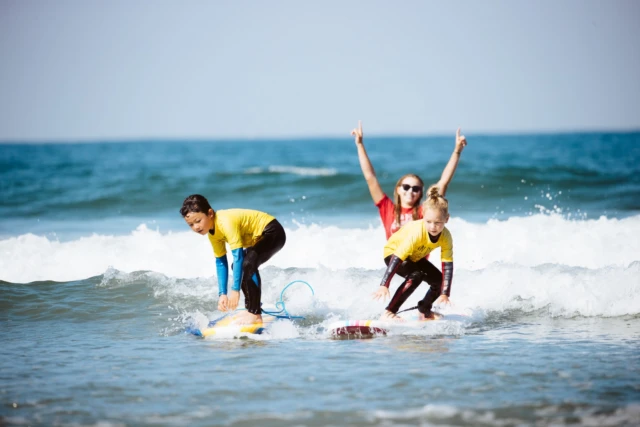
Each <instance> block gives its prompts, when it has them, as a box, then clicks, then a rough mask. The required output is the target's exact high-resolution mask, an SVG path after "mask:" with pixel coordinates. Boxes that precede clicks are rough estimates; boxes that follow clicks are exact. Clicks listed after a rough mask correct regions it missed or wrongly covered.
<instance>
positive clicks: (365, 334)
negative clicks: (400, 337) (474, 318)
mask: <svg viewBox="0 0 640 427" xmlns="http://www.w3.org/2000/svg"><path fill="white" fill-rule="evenodd" d="M436 315H437V316H438V317H437V318H436V319H428V320H417V316H415V317H412V318H411V319H405V321H404V322H397V321H390V320H341V321H338V322H334V323H332V324H330V325H329V326H328V328H327V329H328V330H329V333H330V334H331V336H332V337H333V338H339V339H357V338H373V337H376V336H381V335H386V334H387V333H388V332H389V331H390V330H391V329H393V330H411V329H420V328H423V327H424V326H425V324H426V323H431V322H439V321H442V320H450V321H467V320H469V316H467V315H464V314H447V315H443V314H438V313H436Z"/></svg>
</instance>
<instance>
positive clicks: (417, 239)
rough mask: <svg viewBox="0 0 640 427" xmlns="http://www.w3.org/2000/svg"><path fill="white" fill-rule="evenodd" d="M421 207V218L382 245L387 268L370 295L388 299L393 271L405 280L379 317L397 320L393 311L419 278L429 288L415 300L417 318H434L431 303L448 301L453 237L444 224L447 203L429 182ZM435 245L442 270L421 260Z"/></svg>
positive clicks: (446, 215)
mask: <svg viewBox="0 0 640 427" xmlns="http://www.w3.org/2000/svg"><path fill="white" fill-rule="evenodd" d="M422 209H423V212H424V217H423V219H421V220H417V221H412V222H410V223H408V224H406V225H405V226H403V227H402V228H400V230H398V231H397V232H396V233H395V234H393V235H392V236H391V237H390V238H389V240H388V241H387V244H386V245H385V247H384V257H385V258H384V262H385V263H386V264H387V270H386V271H385V273H384V276H383V277H382V282H381V283H380V287H379V288H378V290H377V291H376V292H375V293H374V294H373V297H374V299H376V300H378V299H380V298H383V300H386V299H387V298H389V284H390V283H391V279H392V278H393V276H394V275H395V274H399V275H400V276H402V277H404V278H405V281H404V282H403V283H402V284H401V285H400V287H399V288H398V290H397V291H396V293H395V294H394V295H393V298H392V299H391V301H390V302H389V305H388V306H387V308H386V310H385V312H384V314H383V315H382V317H381V318H382V319H385V320H400V319H401V318H400V317H399V316H398V315H397V314H396V313H397V312H398V310H399V309H400V306H401V305H402V304H403V303H404V302H405V301H406V300H407V298H409V296H410V295H411V294H412V293H413V291H415V290H416V288H417V287H418V286H419V285H420V283H422V281H423V280H424V281H426V282H427V283H428V284H429V290H428V291H427V294H426V295H425V297H424V298H423V299H422V301H420V302H418V311H419V312H420V317H421V319H427V318H433V317H434V314H433V313H432V312H431V307H432V306H433V304H434V302H436V303H449V296H450V295H451V281H452V279H453V240H452V238H451V233H450V232H449V230H448V229H447V228H445V226H444V225H445V224H446V223H447V221H449V203H448V202H447V199H445V198H444V197H442V196H441V195H440V194H439V193H438V187H437V186H435V185H432V186H431V187H430V188H429V190H428V194H427V200H426V201H425V202H424V203H423V204H422ZM437 247H440V249H441V258H442V273H440V271H438V269H437V268H436V266H434V265H433V264H431V263H430V262H429V261H428V260H427V259H425V257H426V256H427V255H429V253H431V251H433V250H434V249H435V248H437ZM436 299H437V300H436Z"/></svg>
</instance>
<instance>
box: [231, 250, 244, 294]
mask: <svg viewBox="0 0 640 427" xmlns="http://www.w3.org/2000/svg"><path fill="white" fill-rule="evenodd" d="M231 253H232V254H233V285H231V290H232V291H240V287H241V286H242V262H243V261H244V250H243V249H242V248H238V249H234V250H232V251H231Z"/></svg>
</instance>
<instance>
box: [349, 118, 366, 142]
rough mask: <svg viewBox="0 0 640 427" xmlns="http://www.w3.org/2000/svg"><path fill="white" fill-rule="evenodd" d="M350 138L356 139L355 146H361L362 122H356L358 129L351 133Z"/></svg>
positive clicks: (362, 136) (362, 135)
mask: <svg viewBox="0 0 640 427" xmlns="http://www.w3.org/2000/svg"><path fill="white" fill-rule="evenodd" d="M351 136H355V137H356V145H358V144H362V139H363V138H364V134H363V132H362V121H361V120H358V127H357V128H356V129H353V130H352V131H351Z"/></svg>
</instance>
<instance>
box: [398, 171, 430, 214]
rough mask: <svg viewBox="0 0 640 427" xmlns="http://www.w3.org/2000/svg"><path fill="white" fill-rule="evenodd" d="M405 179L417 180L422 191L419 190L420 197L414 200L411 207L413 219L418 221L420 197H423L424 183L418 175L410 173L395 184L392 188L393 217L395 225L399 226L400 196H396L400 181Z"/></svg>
mask: <svg viewBox="0 0 640 427" xmlns="http://www.w3.org/2000/svg"><path fill="white" fill-rule="evenodd" d="M407 177H412V178H415V179H417V180H418V182H419V183H420V187H422V188H423V189H422V190H420V197H419V198H418V200H416V204H415V205H413V206H412V208H413V212H412V215H413V219H414V220H416V219H420V201H421V200H422V196H423V195H424V194H423V193H424V182H423V181H422V178H420V177H419V176H418V175H414V174H412V173H408V174H406V175H404V176H402V177H401V178H400V179H399V180H398V182H396V186H395V187H394V188H393V216H394V217H395V219H396V223H398V224H400V212H401V211H402V204H401V203H400V195H399V194H398V187H400V185H401V184H402V181H404V179H405V178H407Z"/></svg>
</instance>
